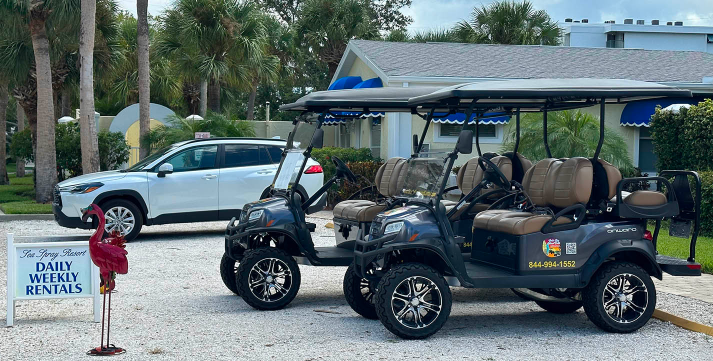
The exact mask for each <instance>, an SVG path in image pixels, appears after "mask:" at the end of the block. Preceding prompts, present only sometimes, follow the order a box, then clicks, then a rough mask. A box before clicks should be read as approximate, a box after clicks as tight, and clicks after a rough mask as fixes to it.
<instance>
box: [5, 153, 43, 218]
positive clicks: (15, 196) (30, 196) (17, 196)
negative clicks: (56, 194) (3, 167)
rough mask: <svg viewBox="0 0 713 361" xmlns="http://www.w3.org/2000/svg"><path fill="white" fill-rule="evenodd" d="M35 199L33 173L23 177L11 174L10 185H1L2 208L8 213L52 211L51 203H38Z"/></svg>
mask: <svg viewBox="0 0 713 361" xmlns="http://www.w3.org/2000/svg"><path fill="white" fill-rule="evenodd" d="M13 165H14V164H13ZM8 170H9V168H8ZM34 199H35V186H34V185H33V184H32V175H31V174H29V175H26V176H25V177H23V178H17V177H16V176H15V175H14V174H11V175H10V185H5V186H0V209H2V211H3V212H5V213H6V214H36V213H44V214H51V213H52V205H51V204H37V203H35V201H34Z"/></svg>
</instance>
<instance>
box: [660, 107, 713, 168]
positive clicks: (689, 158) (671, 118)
mask: <svg viewBox="0 0 713 361" xmlns="http://www.w3.org/2000/svg"><path fill="white" fill-rule="evenodd" d="M651 133H652V134H651V137H652V138H653V142H654V153H655V154H656V156H657V157H658V161H657V163H656V167H657V168H658V169H659V170H664V169H692V170H699V171H703V170H711V169H713V147H711V144H713V100H711V99H706V100H705V101H703V102H701V103H699V104H698V105H692V106H691V107H690V108H688V109H686V108H681V109H680V110H679V112H678V113H673V112H671V111H664V110H661V109H656V113H655V114H654V115H653V116H652V117H651Z"/></svg>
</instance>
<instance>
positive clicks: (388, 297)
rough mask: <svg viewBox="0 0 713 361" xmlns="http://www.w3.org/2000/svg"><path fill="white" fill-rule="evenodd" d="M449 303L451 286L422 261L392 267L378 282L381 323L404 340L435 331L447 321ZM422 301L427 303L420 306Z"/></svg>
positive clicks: (377, 298) (378, 307) (378, 304)
mask: <svg viewBox="0 0 713 361" xmlns="http://www.w3.org/2000/svg"><path fill="white" fill-rule="evenodd" d="M419 286H421V289H419ZM427 287H428V289H429V290H428V291H426V290H427ZM423 292H426V293H423ZM421 293H423V294H422V295H420V296H419V294H421ZM414 299H417V300H418V302H416V301H414ZM452 302H453V300H452V297H451V289H450V288H449V287H448V284H447V283H446V280H445V279H444V278H443V276H442V275H441V274H440V273H438V271H436V270H435V269H433V268H431V267H429V266H426V265H424V264H421V263H405V264H402V265H397V266H394V267H393V268H391V269H390V270H389V271H388V272H386V274H385V275H384V277H383V278H382V279H381V281H380V282H379V285H378V287H377V292H376V299H375V305H376V313H377V315H378V316H379V320H380V321H381V323H382V324H383V325H384V327H386V329H388V330H389V331H391V332H392V333H393V334H395V335H396V336H399V337H401V338H405V339H423V338H426V337H429V336H431V335H433V334H434V333H436V332H438V330H440V329H441V327H443V325H444V324H445V323H446V321H447V320H448V316H449V315H450V313H451V304H452ZM439 303H440V304H439ZM425 304H428V305H429V306H426V307H424V306H422V305H425ZM401 306H403V307H401ZM419 306H421V307H419ZM397 309H398V310H397ZM424 309H425V313H423V314H422V311H424ZM397 314H398V315H397ZM409 319H410V320H409ZM414 326H415V327H414Z"/></svg>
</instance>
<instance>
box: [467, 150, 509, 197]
mask: <svg viewBox="0 0 713 361" xmlns="http://www.w3.org/2000/svg"><path fill="white" fill-rule="evenodd" d="M490 161H491V162H493V164H495V165H496V166H498V169H500V171H501V172H503V174H504V175H505V177H506V178H507V179H508V180H511V179H512V172H513V165H512V161H511V160H510V158H508V157H506V156H502V155H499V156H495V157H492V158H490ZM484 174H485V173H484V172H483V169H481V168H480V166H478V157H475V158H473V159H471V160H469V161H468V162H466V163H465V164H463V166H462V167H461V168H460V169H459V170H458V175H457V176H456V185H458V189H459V190H460V191H461V192H463V194H468V193H470V191H472V190H473V188H475V187H476V186H477V185H478V184H479V183H480V182H481V181H482V180H483V176H484ZM484 191H486V190H484Z"/></svg>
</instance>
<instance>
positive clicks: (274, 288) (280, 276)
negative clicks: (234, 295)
mask: <svg viewBox="0 0 713 361" xmlns="http://www.w3.org/2000/svg"><path fill="white" fill-rule="evenodd" d="M236 278H237V282H236V284H237V286H238V294H239V295H240V296H241V297H242V298H243V300H245V303H247V304H248V305H250V306H252V307H254V308H256V309H258V310H278V309H281V308H283V307H285V306H287V305H288V304H290V302H292V300H293V299H294V298H295V296H296V295H297V291H298V290H299V289H300V278H301V277H300V268H299V267H298V266H297V262H295V260H294V258H292V256H290V255H289V254H288V253H287V252H285V251H283V250H281V249H279V248H273V247H265V248H257V249H251V250H248V251H245V255H244V256H243V259H242V260H241V261H240V265H239V266H238V272H237V274H236Z"/></svg>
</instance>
